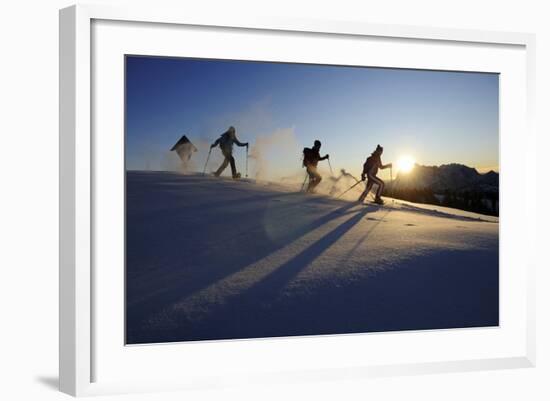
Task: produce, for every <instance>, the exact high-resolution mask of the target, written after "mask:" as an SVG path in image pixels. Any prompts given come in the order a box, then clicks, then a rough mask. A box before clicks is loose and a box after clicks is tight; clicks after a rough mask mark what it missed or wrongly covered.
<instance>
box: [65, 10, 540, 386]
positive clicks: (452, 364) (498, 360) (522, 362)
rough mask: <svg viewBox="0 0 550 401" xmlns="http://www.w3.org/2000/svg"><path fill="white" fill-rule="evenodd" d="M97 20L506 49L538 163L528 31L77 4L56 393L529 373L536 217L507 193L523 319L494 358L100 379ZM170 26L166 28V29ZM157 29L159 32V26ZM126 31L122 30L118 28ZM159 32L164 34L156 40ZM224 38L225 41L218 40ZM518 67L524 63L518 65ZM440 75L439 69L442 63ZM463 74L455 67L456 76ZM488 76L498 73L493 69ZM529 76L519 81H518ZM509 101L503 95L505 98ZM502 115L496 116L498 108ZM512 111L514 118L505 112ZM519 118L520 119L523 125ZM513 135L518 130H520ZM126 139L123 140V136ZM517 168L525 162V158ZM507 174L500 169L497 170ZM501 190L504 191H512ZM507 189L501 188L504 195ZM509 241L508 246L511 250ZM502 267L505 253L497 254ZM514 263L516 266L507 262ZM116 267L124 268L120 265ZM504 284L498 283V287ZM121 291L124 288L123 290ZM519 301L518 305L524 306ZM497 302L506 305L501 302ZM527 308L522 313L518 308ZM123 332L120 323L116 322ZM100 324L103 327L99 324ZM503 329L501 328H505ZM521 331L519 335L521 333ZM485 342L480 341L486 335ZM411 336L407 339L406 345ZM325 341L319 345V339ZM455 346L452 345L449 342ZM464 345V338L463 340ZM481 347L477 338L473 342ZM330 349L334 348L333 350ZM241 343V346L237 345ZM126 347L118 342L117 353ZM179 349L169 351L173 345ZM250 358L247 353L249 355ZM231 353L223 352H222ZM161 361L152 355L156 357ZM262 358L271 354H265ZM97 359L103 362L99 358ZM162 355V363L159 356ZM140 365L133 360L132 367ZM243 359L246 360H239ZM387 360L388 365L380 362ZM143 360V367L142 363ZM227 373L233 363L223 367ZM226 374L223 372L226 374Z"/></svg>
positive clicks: (69, 60) (524, 177) (522, 173)
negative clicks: (517, 237) (228, 16)
mask: <svg viewBox="0 0 550 401" xmlns="http://www.w3.org/2000/svg"><path fill="white" fill-rule="evenodd" d="M97 21H110V23H112V22H113V21H115V22H116V21H118V22H129V23H130V22H139V23H144V24H161V25H162V26H163V27H165V28H166V27H168V26H174V27H178V26H179V27H185V26H192V27H204V28H212V29H216V30H222V31H223V29H231V30H243V31H246V32H249V33H254V32H267V33H269V32H272V33H284V34H287V35H293V34H295V35H299V34H307V35H310V36H311V35H313V36H315V35H319V36H323V37H328V38H330V37H331V36H334V37H339V38H355V39H357V38H359V39H360V38H384V39H385V40H386V39H387V40H414V41H420V42H424V41H425V42H426V43H428V42H430V43H437V44H459V45H461V46H463V47H476V46H496V47H499V46H500V47H502V48H504V47H506V46H511V47H513V48H514V49H518V50H521V51H520V53H521V54H518V55H516V56H514V57H519V58H518V59H519V60H520V61H521V63H520V64H521V65H520V66H519V67H518V68H521V69H522V71H525V73H526V79H525V80H524V81H522V82H520V83H517V82H516V85H523V89H522V90H524V93H525V97H521V96H520V98H521V99H520V100H518V101H519V102H520V103H521V104H522V105H524V106H525V113H524V114H521V115H519V116H518V124H522V125H521V126H522V127H523V132H525V134H524V135H522V136H521V141H522V143H524V144H525V145H524V147H523V148H522V149H521V150H520V151H519V152H521V157H525V158H526V159H527V158H530V159H534V156H535V134H534V132H533V128H532V121H533V117H532V112H533V110H534V105H533V101H534V94H533V90H534V82H535V81H534V79H535V77H534V48H535V38H534V35H530V34H524V33H506V32H484V31H471V30H459V29H439V28H427V27H411V26H390V25H375V24H366V23H360V22H341V21H314V20H292V19H277V18H253V19H252V18H250V19H249V18H243V19H242V20H231V21H225V20H224V19H223V18H221V17H219V16H218V17H216V16H205V15H192V14H187V13H185V12H183V11H181V10H179V11H178V10H175V11H174V10H170V11H167V10H163V9H157V8H154V7H151V8H137V7H132V8H112V7H109V6H96V5H94V6H91V5H86V6H84V5H78V6H72V7H69V8H66V9H63V10H61V11H60V267H59V269H60V271H59V277H60V297H59V299H60V301H59V302H60V326H59V332H60V340H59V341H60V343H59V345H60V362H59V376H60V390H61V391H63V392H65V393H68V394H71V395H75V396H80V395H94V394H106V393H120V392H123V393H125V392H133V391H161V390H167V389H187V388H208V387H215V386H225V385H232V384H235V383H236V384H238V383H239V382H243V381H244V380H252V381H256V382H258V383H262V382H266V381H267V382H270V383H280V382H282V383H284V382H289V381H296V380H328V379H330V378H342V377H346V378H363V377H369V376H381V375H382V376H385V375H402V374H422V373H435V372H449V371H468V370H481V369H505V368H516V367H530V366H534V364H535V334H534V333H535V328H534V325H535V322H534V316H535V314H534V313H535V306H534V299H535V294H534V290H535V284H534V270H535V264H536V259H535V256H534V254H535V253H534V252H528V251H529V247H532V246H534V243H535V241H534V236H535V229H534V224H535V216H536V211H535V209H534V208H533V207H532V206H531V207H529V206H528V205H527V202H526V201H525V199H523V198H521V199H520V200H519V201H518V203H517V204H518V207H517V211H515V212H511V213H513V214H510V213H509V214H508V215H507V214H506V213H507V212H506V210H511V209H509V208H508V209H506V192H503V195H502V198H503V201H502V207H501V210H502V215H503V219H509V221H511V222H513V224H515V226H516V227H520V225H521V231H522V233H523V235H524V236H525V239H524V242H520V243H518V248H519V249H517V250H515V251H514V252H515V253H514V255H516V257H517V256H519V255H520V254H521V253H522V251H524V252H525V254H524V256H523V258H522V259H521V262H517V263H520V264H521V266H519V265H518V268H519V267H521V269H519V270H521V272H522V274H523V273H524V276H521V280H515V281H516V282H515V283H513V282H509V283H508V281H507V283H508V284H507V285H510V286H515V287H517V288H516V289H517V294H518V295H517V297H518V299H519V298H521V299H522V302H521V306H522V309H521V311H518V312H517V313H518V316H519V317H521V319H520V320H521V322H519V326H517V327H514V330H515V333H516V334H515V337H514V339H513V340H510V341H514V342H515V343H514V344H515V345H516V346H517V347H516V348H514V349H513V350H511V351H510V352H504V351H495V352H494V353H492V354H491V353H489V352H488V353H487V355H485V356H483V355H482V354H481V353H479V355H478V356H472V355H470V356H466V357H465V358H454V359H448V360H438V361H434V360H432V361H423V360H416V359H415V358H414V357H413V356H411V357H410V359H409V361H408V362H400V363H394V362H391V361H390V360H389V359H388V361H389V362H387V363H380V362H375V363H369V362H368V361H365V363H364V364H363V363H361V361H360V360H359V361H357V360H354V361H351V359H350V360H349V364H347V363H346V362H345V361H340V362H341V363H340V364H336V365H335V366H334V367H333V368H332V367H330V363H331V362H330V358H331V357H333V356H331V355H333V354H331V353H330V352H328V353H327V358H328V361H327V362H326V365H323V366H319V368H317V369H315V368H312V367H308V366H301V367H298V368H296V369H289V370H285V368H284V366H283V365H284V362H281V363H282V364H283V365H277V366H278V367H277V369H274V370H272V371H269V370H268V369H266V370H264V371H262V370H261V369H260V370H259V373H258V374H254V373H253V372H250V371H247V370H246V369H244V368H243V369H240V370H239V369H237V373H235V374H234V375H225V374H224V373H223V370H220V371H219V372H217V373H216V374H215V375H212V376H208V375H205V374H204V372H202V371H200V369H198V370H197V371H196V372H193V371H192V370H191V372H190V374H192V375H194V376H193V377H190V378H189V377H188V378H186V380H182V379H178V378H177V377H167V378H166V379H164V380H162V379H159V378H155V379H153V378H151V380H148V379H147V374H145V375H144V377H145V379H144V377H140V379H139V380H135V381H133V380H132V379H131V377H130V378H128V377H120V378H116V377H114V376H112V377H109V379H108V380H97V372H96V369H97V366H95V358H97V357H98V349H102V348H101V347H98V346H96V344H95V341H96V334H95V333H96V331H95V330H96V329H95V326H96V325H97V323H98V321H97V315H96V314H95V312H94V299H93V297H94V288H95V289H96V290H97V288H96V287H97V285H98V283H99V281H97V280H96V275H95V274H94V263H95V260H96V255H95V254H94V246H93V242H94V230H95V227H96V223H97V222H96V220H95V219H96V218H97V215H96V214H94V199H95V198H94V193H95V191H96V189H97V188H96V187H95V181H94V179H93V177H94V174H95V169H96V168H97V167H98V166H97V164H96V163H97V160H98V152H100V151H101V149H104V148H103V147H102V146H96V144H95V142H94V138H93V129H92V126H93V124H94V121H93V107H94V104H93V102H92V96H93V88H92V84H91V83H92V76H93V74H94V71H93V68H96V64H95V60H94V59H93V58H94V54H97V53H94V52H95V51H96V50H97V49H94V45H95V46H99V45H100V44H98V43H104V42H100V41H98V42H97V43H95V44H94V42H93V40H92V36H93V24H94V23H95V22H97ZM167 24H168V25H167ZM159 26H160V25H159ZM122 29H126V28H124V27H123V28H122ZM159 34H165V33H162V32H161V33H159ZM221 34H222V35H223V33H221ZM523 62H524V63H525V65H523ZM441 65H442V67H441V68H442V69H444V65H445V64H444V63H443V64H441ZM457 69H459V68H457ZM492 72H499V70H498V69H497V70H495V71H492ZM523 78H525V77H523ZM507 93H509V92H507ZM501 111H502V110H501ZM510 112H511V113H515V111H510ZM520 120H521V121H520ZM516 127H517V126H516ZM120 135H122V133H120ZM516 141H517V138H515V137H513V136H511V135H509V134H506V135H505V136H502V137H501V154H502V156H503V157H502V159H501V164H502V165H503V166H506V164H507V163H508V161H507V160H508V159H507V158H506V154H507V153H506V152H507V150H506V149H507V148H508V145H510V146H509V147H513V146H514V145H515V144H516ZM522 160H523V159H522ZM503 170H505V171H506V169H503ZM518 179H519V180H521V181H523V182H525V185H530V187H531V188H535V185H534V183H535V182H536V177H535V175H528V174H526V170H524V169H522V168H519V169H518V170H517V171H515V172H513V171H511V170H508V171H507V172H506V174H503V175H502V180H505V182H504V183H505V184H506V185H505V186H504V188H508V189H509V190H512V189H513V188H511V185H508V184H507V182H508V183H510V182H511V181H514V182H516V180H518ZM508 189H507V191H508ZM503 191H504V190H503ZM509 242H510V241H508V243H509ZM501 259H502V254H501ZM512 260H513V261H517V260H520V259H517V258H516V259H512ZM121 268H122V267H121ZM501 284H502V281H501ZM120 291H121V292H122V291H123V289H122V288H120ZM523 299H524V302H523ZM501 300H502V298H501ZM523 307H524V308H523ZM120 324H123V322H120ZM104 326H105V325H104ZM501 329H502V330H504V329H505V328H501ZM518 331H521V333H520V334H518ZM457 333H458V334H449V333H448V332H446V333H441V331H435V332H431V333H429V334H422V333H420V335H421V336H424V335H426V336H428V335H429V336H430V338H431V339H430V341H433V339H434V338H437V337H444V336H449V335H455V336H462V337H472V338H473V337H475V336H477V335H478V334H479V335H482V334H483V333H481V332H475V333H474V332H472V331H462V332H457ZM418 335H419V333H416V334H414V333H412V334H411V336H418ZM483 335H484V334H483ZM487 335H488V337H487V339H489V340H490V338H491V336H493V335H495V334H494V332H493V333H488V334H487ZM383 336H393V337H392V341H401V342H404V341H413V340H412V339H413V337H405V336H401V337H399V338H398V339H397V340H395V334H380V335H378V337H376V338H381V337H383ZM373 338H375V337H361V336H333V337H332V338H331V339H328V340H326V341H327V342H325V343H320V342H316V341H317V340H315V339H313V340H311V341H312V342H311V344H310V345H307V344H306V345H304V344H305V343H304V342H301V343H300V347H305V348H306V349H308V350H309V351H308V352H310V353H315V352H316V350H318V349H319V348H318V347H336V348H334V349H335V350H337V349H338V348H337V347H340V346H342V343H343V342H354V343H355V344H356V345H358V344H360V343H361V342H364V341H374V340H372V339H373ZM405 338H407V340H404V339H405ZM296 341H297V340H295V339H283V340H277V342H276V344H275V345H274V347H276V349H275V348H274V349H271V350H270V351H267V350H263V349H262V348H263V347H269V346H271V345H270V344H269V342H268V341H267V340H246V341H245V342H244V343H243V342H242V341H241V342H222V344H221V345H220V344H217V343H216V342H207V343H203V344H200V345H199V346H198V347H199V348H196V347H195V348H194V349H191V348H187V351H188V352H189V355H195V357H196V355H200V354H201V353H205V354H206V353H216V352H219V353H221V354H224V355H230V353H231V352H232V351H231V348H235V349H237V348H239V347H240V349H239V352H241V351H242V352H244V353H246V352H260V353H261V352H264V351H265V352H280V351H281V349H285V347H286V349H288V350H292V351H291V352H297V343H296ZM323 341H325V340H323ZM450 341H452V339H450ZM465 341H470V340H465ZM472 341H477V340H472ZM329 342H330V344H329ZM243 344H244V345H243ZM507 344H508V343H506V342H505V343H503V345H502V347H503V348H502V350H504V349H505V348H506V347H507V346H508V345H507ZM122 346H123V345H122V344H121V347H122ZM177 346H178V345H174V346H172V345H171V346H170V347H177ZM256 346H257V349H256V350H255V351H251V350H250V349H248V350H245V349H244V348H254V347H256ZM162 347H163V346H160V348H159V349H158V350H157V349H155V347H149V349H148V351H147V352H148V354H149V356H148V357H147V358H156V357H155V356H154V355H153V356H151V354H158V355H161V354H163V353H164V354H165V353H166V351H167V350H172V348H168V347H167V346H164V348H162ZM180 348H181V347H180ZM226 352H228V354H225V353H226ZM134 354H136V355H137V356H136V355H134V356H132V358H134V359H132V360H133V361H134V362H135V361H136V360H139V358H141V356H139V354H138V353H136V352H134ZM158 355H157V356H158ZM266 355H267V354H266ZM100 357H102V355H100ZM163 357H164V356H162V358H163ZM135 358H137V359H135ZM245 358H246V357H245ZM380 360H382V361H384V360H385V359H383V358H382V359H380ZM144 361H145V360H144ZM228 366H229V365H228ZM228 368H229V367H228Z"/></svg>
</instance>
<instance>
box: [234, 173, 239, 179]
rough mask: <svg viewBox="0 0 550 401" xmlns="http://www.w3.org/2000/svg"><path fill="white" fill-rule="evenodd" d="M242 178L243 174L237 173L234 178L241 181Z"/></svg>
mask: <svg viewBox="0 0 550 401" xmlns="http://www.w3.org/2000/svg"><path fill="white" fill-rule="evenodd" d="M240 178H241V173H237V174H235V175H234V176H233V179H234V180H239V179H240Z"/></svg>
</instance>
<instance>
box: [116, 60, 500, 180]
mask: <svg viewBox="0 0 550 401" xmlns="http://www.w3.org/2000/svg"><path fill="white" fill-rule="evenodd" d="M126 91H127V92H126V157H127V168H128V169H147V168H149V169H162V168H163V160H165V159H166V158H168V157H171V155H169V154H167V151H168V150H169V149H170V147H171V146H172V145H173V144H174V143H175V142H176V141H177V139H179V137H180V136H181V135H182V134H186V135H188V137H189V138H190V139H191V141H193V142H194V143H196V144H197V145H198V147H199V152H198V153H197V154H196V155H194V156H193V159H194V160H195V161H196V166H197V170H199V171H200V170H202V166H203V164H204V161H205V159H206V155H207V153H208V150H207V146H206V145H207V144H208V143H211V142H213V141H214V140H215V139H216V138H217V137H218V136H219V135H220V134H221V133H222V132H223V131H225V130H226V129H227V127H228V126H229V125H233V126H235V128H236V129H237V136H238V137H239V139H240V140H242V141H248V142H250V143H251V146H252V147H253V146H254V145H257V146H256V148H255V149H254V150H255V152H256V153H261V156H260V157H261V158H262V159H263V162H262V163H263V164H264V165H263V169H264V170H268V171H269V175H270V176H272V177H276V176H285V175H290V174H293V173H294V172H297V171H299V169H300V156H301V149H302V148H303V147H304V146H311V145H312V142H313V141H314V140H315V139H319V140H321V141H322V143H323V148H322V149H321V153H322V154H324V153H329V154H330V158H331V163H332V166H333V168H334V169H337V168H338V169H339V168H346V169H348V170H350V171H352V172H354V173H358V172H360V170H361V166H362V164H363V162H364V160H365V158H366V157H367V156H368V155H369V154H370V153H371V152H372V150H373V149H374V148H375V147H376V145H377V144H378V143H380V144H381V145H382V146H384V148H385V153H384V155H383V161H384V162H390V161H396V160H397V159H398V158H399V157H401V156H403V155H411V156H412V157H413V158H414V159H415V160H416V161H417V162H418V163H419V164H424V165H440V164H446V163H453V162H456V163H462V164H466V165H468V166H472V167H476V168H478V169H479V170H482V171H485V170H487V169H495V170H498V75H495V74H485V73H457V72H441V71H426V70H400V69H383V68H365V67H347V66H324V65H303V64H286V63H264V62H244V61H221V60H197V59H185V58H156V57H138V56H129V57H127V65H126ZM239 152H241V153H239ZM235 156H236V158H237V163H238V165H239V168H240V169H242V168H243V167H244V149H240V148H236V150H235ZM218 161H219V160H218V159H214V160H213V161H212V163H213V165H212V166H210V167H209V170H212V169H214V168H215V167H217V166H215V165H214V164H215V163H217V162H218ZM254 168H255V166H254V161H253V160H251V169H254Z"/></svg>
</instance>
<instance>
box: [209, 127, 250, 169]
mask: <svg viewBox="0 0 550 401" xmlns="http://www.w3.org/2000/svg"><path fill="white" fill-rule="evenodd" d="M233 144H236V145H238V146H246V147H247V148H248V142H247V143H243V142H239V140H238V139H237V135H236V133H235V128H234V127H229V129H228V130H227V131H226V132H224V133H223V134H222V135H221V136H220V137H219V138H218V139H217V140H216V142H214V143H213V144H212V145H210V149H212V148H215V147H216V146H218V145H220V149H221V151H222V154H223V156H224V157H225V159H224V161H223V163H222V165H221V166H220V168H219V169H217V170H216V172H215V173H214V175H215V176H216V177H219V176H220V174H221V173H223V170H225V168H226V167H227V165H228V164H231V175H232V176H233V178H234V179H238V178H241V174H240V173H237V167H235V158H234V157H233Z"/></svg>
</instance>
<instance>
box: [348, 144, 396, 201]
mask: <svg viewBox="0 0 550 401" xmlns="http://www.w3.org/2000/svg"><path fill="white" fill-rule="evenodd" d="M383 152H384V148H383V147H382V146H380V145H377V146H376V150H375V151H374V152H372V154H371V155H370V156H369V157H368V158H367V161H365V164H363V173H362V174H361V180H362V181H365V180H366V179H367V178H368V180H367V186H366V188H365V190H364V191H363V193H362V194H361V196H360V197H359V199H358V200H357V201H358V202H363V201H364V200H365V198H366V197H367V195H368V194H369V192H370V190H371V189H372V187H373V185H374V184H376V185H378V188H377V190H376V197H375V199H374V202H375V203H378V204H379V205H383V204H384V201H383V200H382V191H383V190H384V181H382V180H381V179H380V178H378V177H377V176H376V174H377V173H378V169H382V170H384V169H386V168H388V167H390V168H391V167H392V164H391V163H389V164H382V159H381V156H382V153H383Z"/></svg>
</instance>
